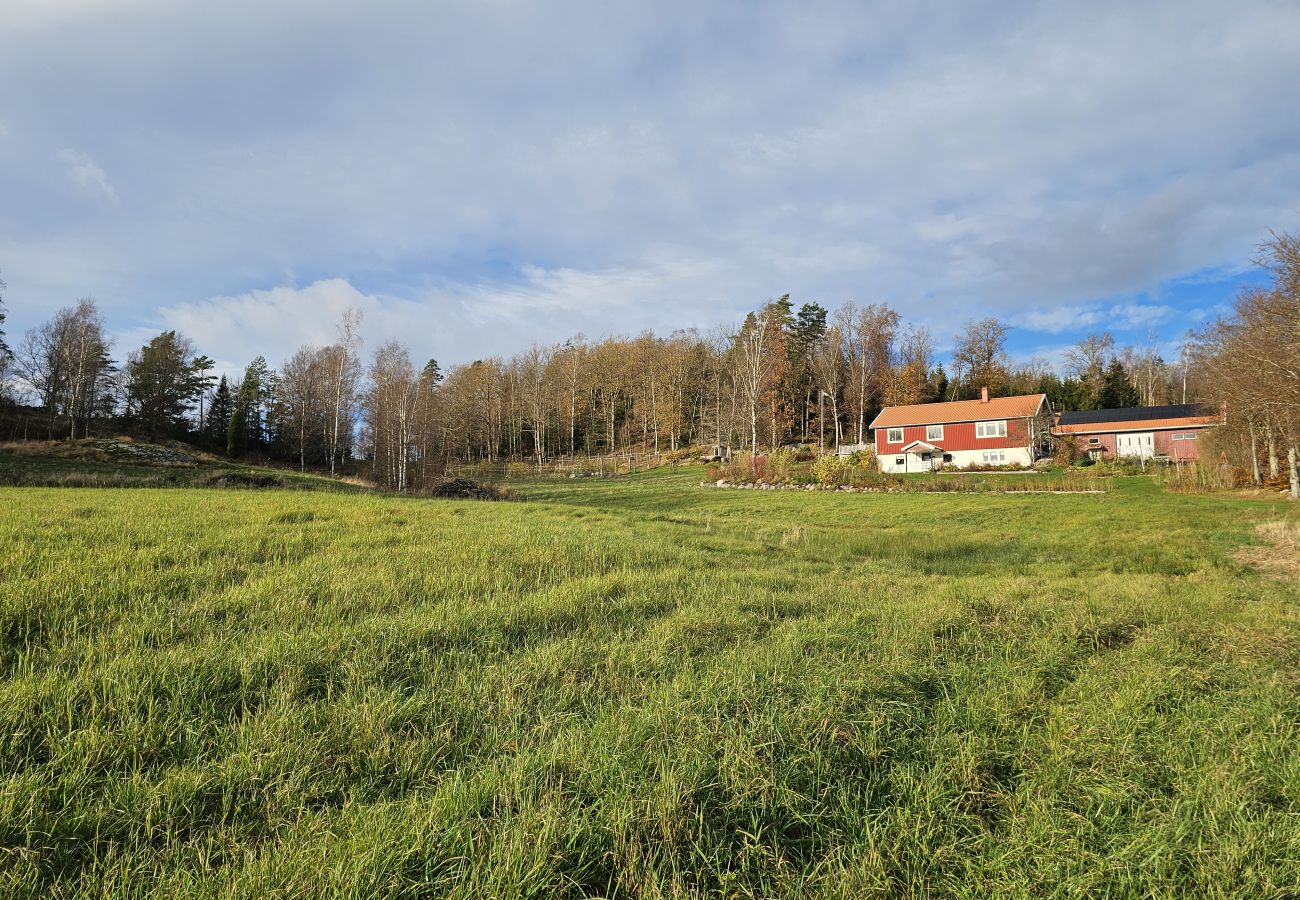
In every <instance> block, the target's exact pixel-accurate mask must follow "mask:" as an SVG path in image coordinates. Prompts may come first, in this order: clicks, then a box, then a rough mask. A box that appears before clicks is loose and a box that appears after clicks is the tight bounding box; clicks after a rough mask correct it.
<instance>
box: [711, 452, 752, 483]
mask: <svg viewBox="0 0 1300 900" xmlns="http://www.w3.org/2000/svg"><path fill="white" fill-rule="evenodd" d="M762 459H763V458H762V457H761V456H760V457H759V458H758V464H757V465H756V463H755V460H754V457H753V454H750V453H733V454H731V458H730V459H726V460H723V461H722V462H716V463H710V464H709V467H708V469H707V470H706V471H707V472H708V473H709V478H710V479H711V480H713V481H730V482H731V483H732V484H746V483H748V482H751V481H756V480H758V475H757V473H758V472H759V471H761V464H762Z"/></svg>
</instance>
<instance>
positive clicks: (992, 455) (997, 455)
mask: <svg viewBox="0 0 1300 900" xmlns="http://www.w3.org/2000/svg"><path fill="white" fill-rule="evenodd" d="M1006 461H1007V451H1005V450H985V451H984V462H985V463H986V464H993V463H1004V462H1006Z"/></svg>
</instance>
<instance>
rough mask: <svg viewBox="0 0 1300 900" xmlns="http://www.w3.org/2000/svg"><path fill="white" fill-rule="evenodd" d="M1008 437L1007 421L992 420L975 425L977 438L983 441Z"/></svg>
mask: <svg viewBox="0 0 1300 900" xmlns="http://www.w3.org/2000/svg"><path fill="white" fill-rule="evenodd" d="M990 432H992V433H990ZM1006 436H1007V420H1006V419H990V420H989V421H987V422H976V423H975V437H977V438H979V439H981V440H988V439H991V438H1004V437H1006Z"/></svg>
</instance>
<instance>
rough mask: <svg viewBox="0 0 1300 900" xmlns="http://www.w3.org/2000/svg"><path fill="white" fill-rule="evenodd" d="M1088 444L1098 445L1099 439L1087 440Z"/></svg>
mask: <svg viewBox="0 0 1300 900" xmlns="http://www.w3.org/2000/svg"><path fill="white" fill-rule="evenodd" d="M1088 443H1089V444H1100V443H1101V438H1088Z"/></svg>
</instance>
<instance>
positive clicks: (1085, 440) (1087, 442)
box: [1074, 425, 1205, 459]
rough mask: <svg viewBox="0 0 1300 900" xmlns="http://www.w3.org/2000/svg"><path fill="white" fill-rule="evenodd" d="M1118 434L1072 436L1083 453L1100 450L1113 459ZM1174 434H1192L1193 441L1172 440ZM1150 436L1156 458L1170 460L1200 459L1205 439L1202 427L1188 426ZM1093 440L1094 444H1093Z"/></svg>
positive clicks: (1126, 432) (1104, 433) (1113, 432)
mask: <svg viewBox="0 0 1300 900" xmlns="http://www.w3.org/2000/svg"><path fill="white" fill-rule="evenodd" d="M1135 433H1141V432H1131V431H1128V430H1125V431H1124V434H1135ZM1118 434H1119V432H1115V431H1106V432H1100V433H1098V434H1076V435H1074V440H1075V444H1076V445H1077V446H1078V448H1079V449H1080V450H1082V451H1084V452H1087V451H1089V450H1096V449H1098V448H1100V449H1101V450H1103V451H1105V455H1106V456H1107V457H1108V458H1109V457H1113V456H1114V455H1115V446H1116V438H1117V435H1118ZM1175 434H1184V435H1186V434H1194V435H1196V438H1195V439H1194V440H1190V441H1189V440H1181V441H1176V440H1174V435H1175ZM1152 436H1153V438H1154V444H1155V447H1154V449H1155V454H1156V456H1167V457H1169V458H1170V459H1200V458H1201V452H1200V445H1201V441H1202V440H1203V439H1204V437H1205V427H1204V426H1200V427H1198V426H1195V425H1193V426H1189V427H1184V428H1170V429H1165V430H1163V431H1153V432H1152ZM1094 439H1095V443H1094Z"/></svg>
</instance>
